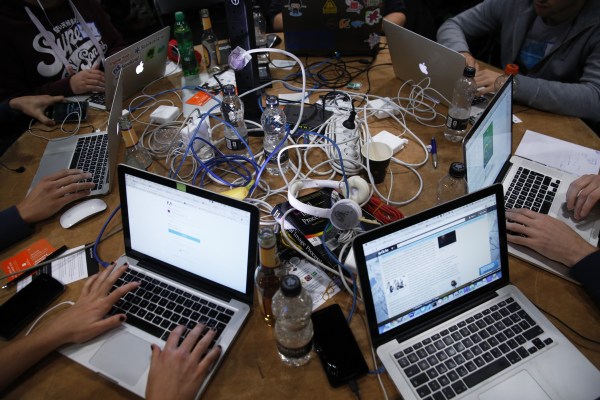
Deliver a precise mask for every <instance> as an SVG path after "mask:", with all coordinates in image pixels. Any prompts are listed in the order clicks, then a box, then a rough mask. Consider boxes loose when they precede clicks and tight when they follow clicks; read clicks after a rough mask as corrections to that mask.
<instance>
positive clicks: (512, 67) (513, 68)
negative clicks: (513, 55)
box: [494, 64, 519, 93]
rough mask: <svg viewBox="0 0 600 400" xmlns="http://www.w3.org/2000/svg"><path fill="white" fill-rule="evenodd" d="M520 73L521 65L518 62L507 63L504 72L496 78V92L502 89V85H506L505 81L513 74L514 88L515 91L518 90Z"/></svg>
mask: <svg viewBox="0 0 600 400" xmlns="http://www.w3.org/2000/svg"><path fill="white" fill-rule="evenodd" d="M518 73H519V66H518V65H517V64H506V67H504V74H502V75H500V76H499V77H498V78H496V82H494V90H495V91H496V92H498V91H499V90H500V89H502V86H504V83H505V82H506V80H507V79H508V77H509V76H511V75H512V76H513V84H512V90H513V93H514V92H515V91H516V89H517V87H518V86H519V82H518V80H517V74H518Z"/></svg>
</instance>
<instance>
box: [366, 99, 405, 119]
mask: <svg viewBox="0 0 600 400" xmlns="http://www.w3.org/2000/svg"><path fill="white" fill-rule="evenodd" d="M368 108H369V109H371V110H373V111H375V116H376V117H377V118H378V119H384V118H388V117H389V116H390V114H393V115H398V114H400V110H399V109H398V106H397V105H395V104H394V102H392V100H390V98H389V97H383V98H381V99H375V100H370V101H369V105H368Z"/></svg>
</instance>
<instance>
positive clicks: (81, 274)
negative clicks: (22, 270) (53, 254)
mask: <svg viewBox="0 0 600 400" xmlns="http://www.w3.org/2000/svg"><path fill="white" fill-rule="evenodd" d="M83 248H84V246H83V245H81V246H79V247H75V248H73V249H69V250H67V251H65V252H64V254H62V255H66V254H69V255H68V256H66V257H63V258H61V259H59V260H56V261H54V262H52V277H53V278H55V279H56V280H58V281H60V282H62V284H63V285H68V284H69V283H71V282H75V281H78V280H80V279H83V278H87V276H88V269H87V261H86V257H85V250H83ZM31 279H33V278H32V277H31V276H29V277H27V278H25V279H23V280H22V281H20V282H17V291H19V290H21V289H23V288H24V287H25V286H27V285H29V282H31Z"/></svg>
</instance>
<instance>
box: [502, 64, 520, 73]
mask: <svg viewBox="0 0 600 400" xmlns="http://www.w3.org/2000/svg"><path fill="white" fill-rule="evenodd" d="M504 73H505V74H506V75H516V74H518V73H519V66H518V65H517V64H506V67H504Z"/></svg>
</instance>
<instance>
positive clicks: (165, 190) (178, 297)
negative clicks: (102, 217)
mask: <svg viewBox="0 0 600 400" xmlns="http://www.w3.org/2000/svg"><path fill="white" fill-rule="evenodd" d="M118 178H119V179H118V181H119V194H120V198H121V217H122V223H123V236H124V241H125V254H124V255H123V256H122V257H121V258H120V259H119V260H118V261H117V264H118V265H121V264H122V263H123V262H127V263H129V265H130V267H129V269H128V273H130V274H131V275H132V276H131V277H124V278H123V280H124V281H125V282H126V281H129V280H136V281H140V282H142V285H141V286H140V287H139V288H138V289H137V290H136V291H135V292H132V293H130V294H128V295H126V296H124V297H123V298H121V300H119V302H118V303H117V305H116V306H117V307H118V309H117V310H114V312H126V313H127V321H126V322H125V323H124V324H123V325H122V326H121V327H119V328H117V329H114V330H112V331H110V332H107V333H105V334H104V335H102V336H100V337H98V338H96V339H94V340H91V341H89V342H87V343H84V344H81V345H72V346H68V347H66V348H63V349H62V350H61V353H62V354H64V355H66V356H67V357H69V358H71V359H73V360H75V361H77V362H78V363H80V364H82V365H83V366H85V367H87V368H89V369H91V370H92V371H95V372H97V373H98V374H100V375H102V376H104V377H106V378H107V379H108V380H110V381H112V382H115V383H117V384H118V385H120V386H122V387H124V388H126V389H128V390H130V391H132V392H133V393H136V394H137V395H139V396H141V397H144V392H145V389H146V382H147V378H148V370H149V367H150V355H151V350H150V344H151V343H157V344H159V345H161V346H163V345H164V343H165V339H166V337H167V336H168V332H169V331H170V330H172V329H174V328H175V327H176V326H177V325H179V324H183V325H186V326H188V328H190V327H191V328H193V327H194V326H195V325H196V323H197V322H198V321H202V322H205V323H206V325H207V326H211V327H215V329H216V330H217V331H218V332H219V336H218V341H217V343H218V344H219V345H221V346H222V355H221V357H220V358H219V360H218V361H217V365H218V364H220V363H221V362H223V359H224V356H225V355H226V354H227V352H228V351H229V349H230V347H231V346H232V344H233V341H234V339H235V338H236V337H237V335H238V333H239V332H240V330H241V328H242V327H243V325H244V323H245V321H246V320H247V318H248V316H249V313H250V310H251V307H252V301H253V293H254V292H253V288H254V283H253V282H254V271H255V269H256V259H257V232H258V222H259V212H258V209H257V208H256V207H255V206H253V205H250V204H248V203H244V202H241V201H237V200H233V199H231V198H228V197H224V196H221V195H218V194H215V193H212V192H208V191H206V190H203V189H199V188H197V187H194V186H191V185H187V184H184V183H181V182H177V181H175V180H171V179H169V178H165V177H162V176H158V175H154V174H152V173H149V172H146V171H143V170H138V169H135V168H132V167H128V166H126V165H122V164H121V165H119V166H118ZM232 246H233V247H232ZM232 250H235V251H232ZM121 283H123V282H118V284H121ZM165 296H166V300H164V299H165ZM136 299H137V300H136ZM146 303H148V304H146ZM127 304H129V306H128V305H127ZM186 310H187V311H186ZM216 370H217V368H216V366H215V368H213V369H212V370H211V372H210V374H209V376H208V377H207V379H206V380H205V382H204V384H203V386H202V388H201V390H200V393H201V392H202V391H203V390H204V389H205V387H206V385H207V384H208V381H209V380H210V379H211V377H212V376H213V375H214V373H215V371H216Z"/></svg>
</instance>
